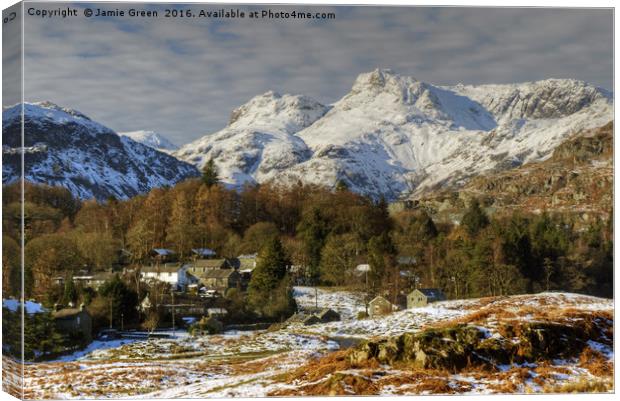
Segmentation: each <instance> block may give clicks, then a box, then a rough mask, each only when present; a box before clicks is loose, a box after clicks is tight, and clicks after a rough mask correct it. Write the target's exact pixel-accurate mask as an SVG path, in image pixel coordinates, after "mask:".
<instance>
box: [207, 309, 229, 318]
mask: <svg viewBox="0 0 620 401" xmlns="http://www.w3.org/2000/svg"><path fill="white" fill-rule="evenodd" d="M226 315H228V311H227V310H226V309H224V308H208V309H207V316H209V317H214V318H223V317H226Z"/></svg>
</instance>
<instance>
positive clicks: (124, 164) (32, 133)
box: [2, 102, 199, 200]
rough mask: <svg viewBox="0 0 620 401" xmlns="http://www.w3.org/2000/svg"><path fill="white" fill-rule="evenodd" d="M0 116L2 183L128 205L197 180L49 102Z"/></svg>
mask: <svg viewBox="0 0 620 401" xmlns="http://www.w3.org/2000/svg"><path fill="white" fill-rule="evenodd" d="M23 109H24V133H25V134H24V143H23V145H22V138H21V122H22V121H21V113H22V106H21V105H15V106H12V107H9V108H6V109H4V110H3V113H2V128H3V136H2V150H3V166H2V183H3V184H9V183H12V182H15V181H17V180H18V179H19V178H20V175H21V167H22V166H21V164H22V161H21V157H22V152H23V157H24V160H23V161H24V166H23V167H24V178H25V179H26V180H27V181H30V182H35V183H43V184H48V185H57V186H63V187H65V188H68V189H69V190H70V191H71V192H72V193H73V194H74V195H75V196H77V197H79V198H82V199H89V198H97V199H99V200H104V199H106V198H108V197H110V196H114V197H116V198H118V199H127V198H130V197H132V196H135V195H138V194H141V193H145V192H148V191H149V190H151V189H152V188H155V187H161V186H166V185H174V184H176V183H177V182H179V181H181V180H183V179H186V178H189V177H194V176H197V175H199V172H198V170H197V169H196V168H195V167H194V166H192V165H190V164H188V163H185V162H183V161H180V160H178V159H176V158H174V157H172V156H170V155H168V154H165V153H161V152H159V151H157V150H154V149H152V148H150V147H148V146H145V145H143V144H141V143H138V142H136V141H134V140H132V139H130V138H128V137H125V136H119V135H118V134H117V133H115V132H114V131H112V130H111V129H109V128H107V127H105V126H104V125H102V124H99V123H97V122H95V121H93V120H91V119H90V118H88V117H87V116H85V115H84V114H82V113H80V112H78V111H75V110H72V109H68V108H63V107H60V106H58V105H56V104H53V103H51V102H41V103H24V105H23Z"/></svg>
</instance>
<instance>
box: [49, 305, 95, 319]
mask: <svg viewBox="0 0 620 401" xmlns="http://www.w3.org/2000/svg"><path fill="white" fill-rule="evenodd" d="M80 312H86V311H85V310H80V308H64V309H61V310H59V311H56V312H53V313H52V316H53V317H54V319H69V318H72V317H74V316H76V315H78V314H80ZM87 313H88V312H87Z"/></svg>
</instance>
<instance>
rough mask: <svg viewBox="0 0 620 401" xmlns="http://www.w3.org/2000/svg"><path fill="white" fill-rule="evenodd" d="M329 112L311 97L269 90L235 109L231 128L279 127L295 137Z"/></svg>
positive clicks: (231, 116)
mask: <svg viewBox="0 0 620 401" xmlns="http://www.w3.org/2000/svg"><path fill="white" fill-rule="evenodd" d="M326 111H327V107H326V106H324V105H322V104H321V103H319V102H317V101H316V100H314V99H312V98H310V97H308V96H303V95H290V94H284V95H282V94H279V93H277V92H274V91H268V92H265V93H263V94H262V95H258V96H255V97H253V98H252V99H250V100H249V101H248V102H247V103H245V104H244V105H242V106H240V107H238V108H236V109H235V110H233V112H232V113H231V115H230V120H229V122H228V126H229V127H232V128H243V127H248V126H252V127H255V128H261V127H262V128H265V127H266V128H269V129H273V128H276V129H277V130H282V131H286V132H287V133H290V134H292V133H295V132H297V131H299V130H300V129H303V128H305V127H307V126H308V125H310V124H312V123H313V122H314V121H315V120H316V119H318V118H320V117H321V116H322V115H323V114H325V112H326Z"/></svg>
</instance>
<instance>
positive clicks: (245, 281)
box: [228, 253, 257, 290]
mask: <svg viewBox="0 0 620 401" xmlns="http://www.w3.org/2000/svg"><path fill="white" fill-rule="evenodd" d="M256 260H257V254H255V253H254V254H248V255H239V256H237V257H236V258H233V259H230V260H229V261H228V262H229V263H230V265H231V266H232V267H233V268H234V269H237V270H238V271H239V274H240V276H241V288H242V289H243V290H245V289H247V287H248V285H249V284H250V280H251V279H252V272H253V271H254V269H255V268H256Z"/></svg>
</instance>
